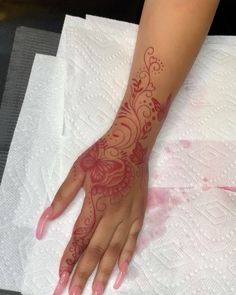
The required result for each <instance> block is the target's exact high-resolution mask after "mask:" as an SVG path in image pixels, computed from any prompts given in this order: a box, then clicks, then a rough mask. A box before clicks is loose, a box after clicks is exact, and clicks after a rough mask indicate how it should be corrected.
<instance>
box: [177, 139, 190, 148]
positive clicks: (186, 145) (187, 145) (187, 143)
mask: <svg viewBox="0 0 236 295" xmlns="http://www.w3.org/2000/svg"><path fill="white" fill-rule="evenodd" d="M179 143H180V144H181V145H182V147H184V148H185V149H187V148H190V147H191V145H192V143H191V141H189V140H184V139H182V140H180V141H179Z"/></svg>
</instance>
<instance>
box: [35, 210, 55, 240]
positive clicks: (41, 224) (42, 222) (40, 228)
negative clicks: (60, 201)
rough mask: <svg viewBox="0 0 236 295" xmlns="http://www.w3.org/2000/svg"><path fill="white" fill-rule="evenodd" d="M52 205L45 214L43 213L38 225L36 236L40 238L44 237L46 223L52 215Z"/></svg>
mask: <svg viewBox="0 0 236 295" xmlns="http://www.w3.org/2000/svg"><path fill="white" fill-rule="evenodd" d="M52 211H53V210H52V207H48V208H47V209H46V210H45V211H44V212H43V214H42V215H41V217H40V219H39V222H38V225H37V229H36V238H37V239H38V240H40V239H41V238H42V235H43V231H44V228H45V225H46V222H47V221H48V219H49V218H50V217H51V216H52Z"/></svg>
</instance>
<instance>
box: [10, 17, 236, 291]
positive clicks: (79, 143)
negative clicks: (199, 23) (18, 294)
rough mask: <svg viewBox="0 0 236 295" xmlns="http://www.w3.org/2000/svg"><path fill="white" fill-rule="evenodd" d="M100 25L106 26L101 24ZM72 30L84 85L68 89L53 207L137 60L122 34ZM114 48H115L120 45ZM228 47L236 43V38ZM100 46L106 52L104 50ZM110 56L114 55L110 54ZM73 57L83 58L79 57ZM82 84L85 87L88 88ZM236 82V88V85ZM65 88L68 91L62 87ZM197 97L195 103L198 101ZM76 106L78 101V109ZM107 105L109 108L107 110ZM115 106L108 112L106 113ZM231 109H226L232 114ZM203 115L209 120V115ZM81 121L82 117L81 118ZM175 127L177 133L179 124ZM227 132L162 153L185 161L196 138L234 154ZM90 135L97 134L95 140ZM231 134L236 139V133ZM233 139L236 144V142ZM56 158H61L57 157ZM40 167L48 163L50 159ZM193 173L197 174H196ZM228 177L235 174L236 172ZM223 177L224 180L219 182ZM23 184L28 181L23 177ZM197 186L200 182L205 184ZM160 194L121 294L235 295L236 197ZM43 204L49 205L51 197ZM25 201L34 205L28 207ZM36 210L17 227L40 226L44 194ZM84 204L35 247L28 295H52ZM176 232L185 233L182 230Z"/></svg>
mask: <svg viewBox="0 0 236 295" xmlns="http://www.w3.org/2000/svg"><path fill="white" fill-rule="evenodd" d="M93 18H94V17H91V22H92V21H93V20H92V19H93ZM95 19H96V18H95ZM96 21H99V20H98V19H96ZM104 21H105V20H104ZM109 24H110V25H109V29H111V28H112V27H111V26H112V21H110V20H109ZM85 25H86V24H85ZM122 25H126V24H122ZM114 26H115V27H114V31H115V30H117V27H118V23H117V22H116V25H114ZM127 26H128V25H127ZM101 27H102V22H101ZM88 28H89V24H88ZM97 28H98V27H97ZM64 29H65V28H64ZM70 32H72V34H70V35H69V36H68V35H67V36H68V38H67V39H66V46H65V48H66V50H67V48H68V45H70V44H72V42H73V40H75V39H73V38H72V37H75V38H77V37H79V39H77V40H76V43H77V44H76V45H75V47H73V48H72V49H71V51H70V52H68V53H67V57H68V58H67V59H68V64H67V70H68V73H70V75H71V81H72V82H73V84H74V86H77V84H76V83H77V82H78V87H73V88H71V87H69V88H68V84H67V85H66V88H65V95H66V101H65V126H64V127H65V130H64V138H63V142H64V144H63V154H62V157H59V158H61V159H63V163H64V164H65V165H64V164H63V169H62V174H61V175H58V168H57V167H59V163H58V162H57V164H56V165H55V166H54V168H55V170H56V171H55V172H57V176H58V177H55V175H54V172H53V173H50V172H49V173H46V172H45V175H47V177H45V178H46V181H45V188H46V190H47V191H48V198H47V200H48V202H49V199H52V197H53V193H54V191H55V189H56V185H57V182H58V180H59V179H60V177H61V178H62V176H63V174H65V173H67V169H68V167H69V166H70V164H71V162H72V161H73V159H74V158H75V157H76V156H77V155H78V154H79V152H80V150H82V149H85V148H86V146H87V145H89V144H90V143H92V142H93V140H94V139H95V138H96V137H98V136H100V135H101V134H102V132H103V130H106V128H107V126H108V125H109V122H111V120H112V119H113V117H112V113H113V114H115V111H116V109H117V108H118V106H119V102H120V99H121V97H122V93H123V92H122V91H124V87H125V83H126V82H127V75H128V69H129V65H130V58H131V56H132V54H131V52H130V51H129V50H130V49H127V48H125V45H126V44H124V46H123V45H122V44H119V42H118V38H119V34H117V35H118V37H117V35H116V37H114V34H113V36H112V37H109V36H108V35H107V36H105V38H106V39H104V33H105V34H106V32H100V33H99V34H98V32H96V36H95V34H94V33H93V32H92V31H91V28H90V29H89V31H88V30H87V31H86V30H85V29H84V30H83V29H80V34H81V37H80V36H79V35H77V32H76V30H73V29H72V28H71V30H70ZM127 34H128V33H127ZM95 37H96V38H95ZM233 39H234V38H233ZM104 41H105V42H104ZM114 42H116V43H115V45H114ZM227 42H229V43H230V42H232V43H233V42H234V40H231V41H227ZM213 43H214V44H215V47H216V45H217V47H216V49H217V50H218V48H219V47H220V44H221V40H220V42H217V38H216V39H214V41H213V42H212V44H213ZM120 45H122V49H120V51H119V52H118V53H117V51H116V49H117V48H115V46H120ZM130 46H133V45H132V42H130ZM99 47H100V50H97V49H99ZM123 47H124V48H123ZM81 48H82V49H83V50H82V49H81ZM130 48H131V47H130ZM229 48H230V47H229V46H228V47H227V45H224V50H226V52H227V51H228V52H229V57H228V59H227V57H225V58H226V63H227V60H228V61H229V60H231V63H232V64H233V62H234V59H233V58H232V52H230V50H231V49H229ZM106 50H110V51H106ZM222 50H223V49H222ZM224 50H223V51H224ZM106 52H109V54H110V53H111V54H110V55H109V56H107V54H106ZM71 54H72V55H71ZM73 54H76V57H75V55H73ZM77 54H78V55H80V54H82V55H81V58H79V57H77ZM122 56H123V57H122ZM77 58H78V59H77ZM117 59H118V61H117ZM41 62H42V63H41V66H42V67H43V66H46V64H47V63H43V61H41ZM114 62H117V64H115V65H117V67H116V68H115V71H113V72H112V71H110V72H109V71H108V73H103V71H102V70H101V68H99V66H100V65H101V64H107V65H108V66H109V64H110V63H111V66H112V65H114ZM121 62H122V63H123V64H122V66H124V67H126V77H124V79H123V80H122V79H119V81H116V80H112V81H111V80H109V76H111V75H115V74H118V73H120V69H119V64H120V63H121ZM223 64H224V63H222V64H221V67H222V65H223ZM96 66H97V67H98V68H99V73H100V72H101V73H100V74H99V75H100V76H99V75H97V73H98V71H97V69H96ZM204 66H205V65H204ZM219 67H220V66H219ZM206 68H207V64H206ZM209 68H210V66H209ZM223 68H224V67H223ZM232 68H233V66H232ZM52 69H53V65H52V64H51V70H52ZM100 70H101V71H100ZM221 70H222V69H221ZM210 72H211V70H210V69H209V70H208V73H209V75H210ZM81 73H82V74H81ZM197 73H198V72H196V75H197ZM88 74H90V75H91V77H92V80H91V81H90V82H89V81H87V79H86V78H87V75H88ZM124 74H125V72H124ZM77 75H80V76H79V77H80V78H81V79H78V80H77ZM93 75H94V76H93ZM209 79H210V78H209ZM217 79H219V78H217ZM67 81H70V79H68V78H67ZM219 81H220V80H219ZM102 82H103V84H102ZM81 83H84V84H83V85H82V87H81ZM97 83H98V84H97ZM99 83H100V87H99ZM231 84H232V85H233V84H234V83H231ZM61 85H63V83H62V84H61ZM94 85H95V86H96V87H95V89H94V92H93V91H92V89H91V86H94ZM89 87H90V88H89ZM61 90H62V89H61ZM194 90H195V84H194V85H193V86H192V88H191V95H193V96H194ZM224 91H225V92H226V93H227V91H228V88H227V87H226V86H225V90H224ZM94 93H96V95H94ZM109 93H110V94H109ZM60 95H61V94H60ZM87 95H88V96H87ZM191 95H190V97H192V96H191ZM207 95H208V94H207ZM70 98H71V100H70ZM93 98H94V99H93ZM112 99H114V101H112V103H113V102H114V103H115V104H114V105H110V103H109V101H111V100H112ZM96 100H97V101H96ZM94 102H95V104H94ZM69 103H71V105H70V104H69ZM87 104H88V105H89V108H90V109H91V108H93V111H94V113H93V116H97V117H96V118H97V121H96V122H100V123H101V126H100V129H99V128H97V129H94V128H96V127H97V125H96V124H95V122H93V120H92V117H91V116H89V115H90V114H88V112H87V110H88V107H87V109H86V105H87ZM103 105H104V108H101V106H103ZM108 105H109V108H108V109H106V106H108ZM225 106H226V104H225ZM229 106H232V107H234V106H235V105H234V104H233V103H232V104H231V105H229ZM95 108H97V109H98V110H99V112H96V109H95ZM228 109H229V108H228V105H227V110H228ZM84 111H85V112H87V114H86V113H85V114H84V113H83V112H84ZM231 111H232V109H231ZM55 112H56V110H55ZM61 113H62V112H61ZM61 113H60V111H59V112H58V114H61ZM201 114H202V115H204V112H203V113H201ZM217 114H218V113H217ZM76 118H78V120H77V119H76ZM93 118H94V117H93ZM218 118H219V119H221V117H218ZM179 121H180V118H179ZM232 122H233V121H232ZM179 123H181V122H179ZM77 124H81V125H77ZM93 124H94V126H93ZM226 125H227V124H226ZM52 126H53V125H52ZM173 128H175V126H174V127H173ZM225 128H226V129H225V130H224V132H223V133H224V134H225V131H226V136H219V133H217V134H215V132H211V131H213V129H209V130H207V131H206V133H205V135H207V136H208V137H207V138H204V136H202V134H201V133H199V134H198V133H197V132H196V134H195V137H193V138H191V137H190V138H189V137H188V136H187V135H188V133H186V134H187V135H185V134H183V135H184V136H182V137H181V133H180V137H177V138H172V139H171V140H168V138H167V140H165V138H163V139H162V141H160V142H161V144H162V145H159V149H161V148H162V149H163V152H164V151H165V153H166V154H167V155H169V154H171V155H172V154H174V155H175V156H176V157H177V155H178V153H179V155H180V154H181V153H183V151H184V152H186V151H187V150H188V149H189V140H194V142H192V143H190V145H191V148H192V147H193V146H194V147H197V144H198V142H197V141H196V140H199V141H200V144H202V147H203V148H205V146H206V145H205V142H201V141H203V140H205V139H207V140H208V141H209V142H210V143H212V142H213V143H214V142H215V141H216V145H217V147H218V151H219V149H220V148H221V147H222V146H224V147H225V148H226V150H227V151H228V152H229V151H232V150H233V151H234V149H232V148H231V146H232V145H233V142H229V144H225V142H221V139H222V140H223V139H224V140H229V139H230V138H229V135H227V131H228V125H227V126H226V127H225ZM102 129H103V130H102ZM196 129H197V128H196ZM231 130H232V128H231ZM168 132H169V131H168ZM208 133H209V134H208ZM88 134H89V135H90V136H91V137H90V138H89V136H88ZM168 134H170V133H168ZM171 134H172V135H173V134H174V133H173V132H172V133H171ZM232 134H234V135H235V133H232ZM203 135H204V134H203ZM201 136H202V137H201ZM32 137H33V135H32ZM232 138H233V139H234V137H232ZM38 139H39V137H38ZM183 139H184V140H187V141H181V142H179V140H183ZM209 142H208V145H209ZM164 144H167V145H164ZM213 147H215V146H213ZM181 149H182V150H181ZM209 149H210V151H209V153H212V154H213V156H214V153H213V152H212V148H211V147H210V148H209ZM213 150H214V149H213ZM157 152H158V151H157ZM58 153H60V147H58ZM54 156H56V151H55V154H54ZM177 158H178V157H177ZM203 159H204V157H203ZM40 161H44V156H43V155H42V157H41V158H40ZM45 163H46V162H45ZM223 163H224V162H223ZM32 167H33V166H32ZM49 167H51V166H49ZM163 168H165V166H163ZM171 170H172V168H171ZM49 171H50V170H49ZM227 173H228V171H227ZM192 174H193V176H194V171H193V173H192ZM227 175H229V176H230V175H231V171H230V173H228V174H227ZM214 177H215V176H214ZM154 178H155V179H153V180H151V181H152V184H154V183H157V179H158V175H155V177H154ZM173 178H174V177H173ZM219 179H221V178H220V176H219ZM177 180H178V177H177ZM17 181H18V182H19V183H21V182H20V179H19V180H17ZM175 181H176V179H175ZM204 181H207V178H205V180H204ZM177 183H178V182H177ZM197 183H198V184H199V182H197ZM21 184H22V183H21ZM36 184H37V183H36ZM231 184H232V183H231ZM188 186H189V184H188ZM23 187H24V193H26V195H25V196H24V197H26V200H27V198H29V196H30V194H31V193H32V192H33V190H32V188H31V186H29V184H27V183H26V184H23ZM36 191H37V190H36ZM154 192H155V190H154ZM6 193H7V192H6ZM28 194H29V196H28ZM161 196H162V194H160V192H159V191H157V193H156V194H154V197H153V199H152V200H151V205H150V208H149V209H148V211H147V218H146V221H145V226H144V230H143V233H142V235H141V237H140V243H139V251H138V252H137V254H136V256H135V258H134V260H133V262H132V265H131V267H130V272H129V275H128V277H127V281H126V283H125V284H124V285H123V286H122V288H121V289H120V290H119V291H115V292H116V293H118V294H119V293H120V294H137V295H139V294H140V295H141V294H165V295H167V294H189V289H190V288H191V290H193V292H192V293H191V294H234V290H235V288H236V286H235V283H234V282H233V277H234V275H235V273H236V271H235V269H236V264H235V261H233V258H234V257H235V256H234V255H235V193H232V192H224V191H222V190H219V189H216V188H214V189H210V190H207V191H203V190H202V189H199V188H195V189H181V188H179V189H178V188H177V189H167V191H166V192H165V199H164V200H168V202H167V201H164V204H163V198H162V197H161ZM44 197H45V195H44ZM42 198H43V197H42ZM44 200H45V201H46V198H45V199H44ZM40 201H41V202H40ZM24 202H25V203H27V201H24ZM31 204H32V203H31ZM31 204H30V203H29V204H28V203H27V205H29V206H28V211H29V212H24V211H25V210H23V212H22V209H23V207H19V208H18V210H17V214H19V215H22V213H24V214H23V216H20V217H21V218H20V220H19V222H17V224H18V225H21V226H22V225H27V227H29V228H31V229H32V226H33V227H35V224H36V222H37V219H38V216H39V214H40V213H41V211H42V210H43V208H44V207H45V204H43V203H42V199H41V200H39V195H38V194H37V195H35V199H34V204H33V205H34V206H31ZM81 204H82V198H80V199H79V198H77V199H76V200H75V202H73V204H72V206H70V208H68V210H67V212H66V213H65V214H64V215H63V216H61V217H60V218H59V219H58V220H57V221H55V222H54V223H53V224H51V225H50V228H49V230H48V233H47V236H46V237H45V239H44V240H43V241H41V242H37V243H36V244H35V245H34V247H33V251H32V252H31V254H30V257H29V262H28V264H27V267H26V270H25V280H24V283H23V286H22V290H23V294H30V295H34V294H37V295H39V294H44V295H45V294H51V291H52V290H53V288H54V287H55V284H56V280H57V271H58V265H59V259H60V257H61V254H62V252H63V249H64V246H65V244H66V241H67V240H68V239H69V235H70V232H71V229H72V226H73V222H74V220H75V218H76V215H77V213H78V208H80V206H81ZM20 208H21V209H20ZM35 208H37V210H35ZM168 215H169V216H168ZM158 218H159V219H158ZM154 220H155V221H157V220H158V224H155V223H154ZM165 227H166V230H165ZM176 228H177V229H178V230H177V231H176ZM179 228H181V230H179ZM167 229H168V230H167ZM27 245H28V244H27ZM232 261H233V262H232ZM140 266H141V267H140ZM113 279H114V277H113ZM140 282H142V284H140ZM144 282H145V283H144ZM32 286H33V288H32ZM111 286H112V282H110V283H109V286H108V288H107V291H106V293H105V294H113V292H114V291H113V290H112V287H111ZM214 290H215V291H214ZM194 292H195V293H194ZM89 293H91V291H90V286H88V287H87V290H86V292H85V293H84V294H89ZM65 294H66V293H65Z"/></svg>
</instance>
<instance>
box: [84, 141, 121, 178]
mask: <svg viewBox="0 0 236 295" xmlns="http://www.w3.org/2000/svg"><path fill="white" fill-rule="evenodd" d="M80 166H81V168H82V169H83V171H84V172H88V171H89V172H90V177H91V181H92V183H95V182H100V181H103V180H104V179H105V178H106V175H107V174H109V173H113V172H115V171H116V170H120V169H121V168H122V164H121V163H120V162H119V161H114V160H108V159H102V158H99V144H98V143H95V144H94V145H93V146H92V148H91V149H89V150H88V151H87V152H86V154H85V155H84V156H82V157H81V159H80Z"/></svg>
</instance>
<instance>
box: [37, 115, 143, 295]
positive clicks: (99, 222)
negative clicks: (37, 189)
mask: <svg viewBox="0 0 236 295" xmlns="http://www.w3.org/2000/svg"><path fill="white" fill-rule="evenodd" d="M121 121H122V120H121ZM121 121H119V122H117V123H115V124H114V126H113V127H112V128H111V129H110V130H109V131H108V132H107V134H106V135H104V136H103V137H102V138H101V139H99V140H98V141H97V142H96V143H95V144H94V145H92V146H91V147H90V148H89V149H88V150H86V151H85V152H84V153H83V154H82V155H81V156H79V158H78V159H77V160H76V162H75V163H74V165H73V167H72V168H71V170H70V172H69V174H68V176H67V178H66V179H65V181H64V182H63V184H62V185H61V187H60V188H59V190H58V192H57V194H56V196H55V198H54V200H53V202H52V204H51V206H50V207H49V208H48V209H46V211H45V212H44V213H43V215H42V217H41V219H40V221H39V225H38V229H37V237H38V238H39V239H40V238H41V236H42V232H43V227H44V225H45V222H46V221H47V220H52V219H54V218H56V217H58V216H59V215H60V214H61V213H62V212H63V211H64V210H65V209H66V207H67V206H68V205H69V203H70V202H71V201H72V200H73V199H74V198H75V196H76V194H77V193H78V191H79V190H80V189H81V188H82V187H83V188H84V190H85V198H84V203H83V207H82V210H81V212H80V215H79V216H78V219H77V221H76V223H75V225H74V228H73V232H72V236H71V239H70V241H69V243H68V245H67V247H66V249H65V251H64V254H63V257H62V259H61V263H60V270H59V275H60V281H59V283H58V286H57V287H56V290H55V293H54V294H56V295H58V294H61V293H62V291H63V289H64V288H65V286H66V284H67V282H68V280H69V276H70V274H71V272H72V270H73V268H74V267H76V270H75V272H74V275H73V278H72V280H71V283H70V288H69V290H70V293H69V294H73V295H75V294H81V292H82V290H83V288H84V287H85V284H86V282H87V280H88V278H89V276H90V275H91V273H92V272H93V271H94V269H95V268H96V266H97V265H98V269H97V272H96V276H95V279H94V282H93V291H94V293H93V294H94V295H95V294H96V295H98V294H102V292H103V290H104V289H105V286H106V284H107V282H108V279H109V277H110V274H111V272H112V270H113V268H114V266H115V264H116V262H117V260H118V265H119V269H120V274H119V276H118V278H117V281H116V283H115V285H114V287H115V288H118V287H119V286H120V284H121V282H122V280H123V279H124V274H125V273H126V271H127V267H128V264H129V262H130V260H131V258H132V256H133V254H134V251H135V247H136V241H137V237H138V234H139V232H140V230H141V228H142V224H143V219H144V214H145V208H146V198H147V182H148V159H147V148H146V149H144V148H143V147H142V145H141V143H140V142H137V141H136V140H135V138H131V137H130V136H128V134H127V130H126V129H125V128H123V129H121V128H120V124H121ZM125 133H126V134H125ZM121 134H123V136H121ZM132 134H135V133H132ZM120 139H122V140H120ZM82 254H83V255H82ZM79 258H80V260H79V262H78V259H79ZM77 262H78V263H77ZM76 264H77V265H76Z"/></svg>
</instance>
